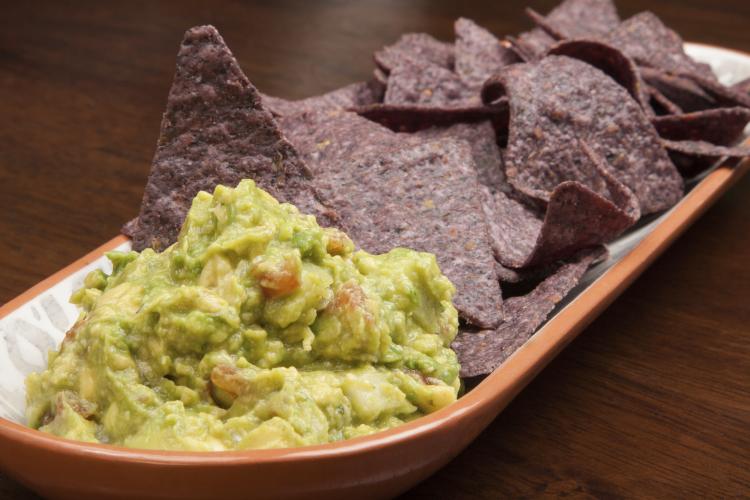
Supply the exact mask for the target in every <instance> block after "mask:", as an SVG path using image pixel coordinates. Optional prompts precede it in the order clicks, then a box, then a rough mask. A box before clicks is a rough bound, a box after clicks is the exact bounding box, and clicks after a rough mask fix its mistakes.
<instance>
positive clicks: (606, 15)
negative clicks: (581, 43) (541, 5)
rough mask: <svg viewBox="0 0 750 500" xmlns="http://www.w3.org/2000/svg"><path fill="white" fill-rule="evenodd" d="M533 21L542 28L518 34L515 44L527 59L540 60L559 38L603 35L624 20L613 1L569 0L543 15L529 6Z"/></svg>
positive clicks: (528, 12)
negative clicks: (621, 19)
mask: <svg viewBox="0 0 750 500" xmlns="http://www.w3.org/2000/svg"><path fill="white" fill-rule="evenodd" d="M526 12H527V14H528V15H529V17H531V19H532V21H535V22H536V23H537V24H541V25H542V26H543V28H542V27H537V28H534V29H533V30H531V31H527V32H525V33H522V34H521V35H519V36H518V38H517V39H516V40H515V45H517V46H518V47H519V48H520V52H521V53H525V54H527V56H526V60H527V61H533V60H537V59H540V58H541V57H542V55H543V54H544V53H545V52H546V51H547V50H548V49H549V48H550V47H552V46H553V45H554V44H555V43H556V42H557V41H558V40H561V39H568V38H588V37H596V36H603V35H605V34H606V33H608V32H609V31H611V30H612V29H614V28H616V27H617V26H618V25H619V23H620V17H619V16H618V15H617V9H616V8H615V6H614V4H613V3H612V2H611V1H610V0H566V1H564V2H562V3H561V4H560V5H558V6H557V7H555V8H554V9H553V10H552V11H550V13H549V14H547V15H546V16H542V15H541V14H538V13H537V12H535V11H533V10H531V9H527V11H526Z"/></svg>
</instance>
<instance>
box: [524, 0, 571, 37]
mask: <svg viewBox="0 0 750 500" xmlns="http://www.w3.org/2000/svg"><path fill="white" fill-rule="evenodd" d="M524 12H525V13H526V16H527V17H528V18H529V19H531V20H532V21H533V22H534V24H536V25H537V26H538V27H539V28H541V29H542V30H544V32H545V33H547V34H548V35H549V36H551V37H552V38H554V39H555V40H564V39H565V35H563V34H562V33H561V32H560V31H558V29H557V28H556V27H555V26H553V25H551V24H550V23H549V22H547V19H546V18H545V17H544V16H543V15H541V14H540V13H538V12H537V11H535V10H534V9H532V8H531V7H526V10H525V11H524Z"/></svg>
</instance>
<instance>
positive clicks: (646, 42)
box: [604, 12, 716, 81]
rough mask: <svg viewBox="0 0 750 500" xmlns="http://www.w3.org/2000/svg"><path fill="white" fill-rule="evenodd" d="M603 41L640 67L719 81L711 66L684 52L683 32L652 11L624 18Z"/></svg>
mask: <svg viewBox="0 0 750 500" xmlns="http://www.w3.org/2000/svg"><path fill="white" fill-rule="evenodd" d="M604 40H605V41H606V42H607V43H609V44H610V45H613V46H615V47H617V48H618V49H620V50H622V51H623V52H624V53H625V54H626V55H628V56H630V58H632V59H633V60H634V61H635V62H636V63H637V64H639V65H641V66H648V67H651V68H658V69H662V70H664V71H668V72H670V73H673V74H680V73H689V74H695V75H700V76H702V77H704V78H707V79H711V80H714V81H715V80H716V77H715V76H714V74H713V73H712V72H711V68H710V67H709V66H708V65H706V64H703V63H699V62H696V61H695V60H694V59H693V58H691V57H690V56H689V55H687V54H686V53H685V50H684V44H683V41H682V38H680V35H678V34H677V33H675V32H674V31H673V30H671V29H669V28H667V27H666V26H665V25H664V24H663V23H662V22H661V20H660V19H659V18H658V17H656V16H655V15H654V14H653V13H651V12H641V13H640V14H636V15H635V16H633V17H631V18H629V19H627V20H625V21H623V22H622V23H621V24H620V25H619V26H618V27H617V28H615V29H614V30H612V31H610V32H609V33H608V34H607V35H606V36H605V37H604Z"/></svg>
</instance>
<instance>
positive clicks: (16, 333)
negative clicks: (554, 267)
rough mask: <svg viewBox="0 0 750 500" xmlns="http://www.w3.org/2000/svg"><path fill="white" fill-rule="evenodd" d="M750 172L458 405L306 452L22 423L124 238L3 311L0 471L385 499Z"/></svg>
mask: <svg viewBox="0 0 750 500" xmlns="http://www.w3.org/2000/svg"><path fill="white" fill-rule="evenodd" d="M687 50H688V52H689V54H690V55H692V56H693V57H695V58H696V59H698V60H701V61H705V62H708V63H710V64H711V65H712V66H713V68H714V70H715V71H716V72H717V74H719V75H720V78H721V79H722V81H723V82H724V83H731V82H732V81H735V80H740V79H742V78H745V77H747V76H750V55H746V54H742V53H739V52H735V51H730V50H726V49H720V48H717V47H710V46H705V45H697V44H688V46H687ZM748 168H750V163H749V162H745V163H743V164H740V165H737V166H734V167H730V166H721V167H718V168H715V169H713V170H712V171H710V172H709V173H707V174H705V175H704V176H702V177H701V178H699V179H694V180H692V181H691V182H689V183H688V186H687V187H688V190H689V191H688V192H687V194H686V196H685V197H684V199H683V200H682V201H681V202H680V203H679V204H678V205H676V206H675V207H674V208H672V209H671V210H670V211H669V212H667V213H665V214H662V215H660V216H659V217H655V218H651V219H647V220H645V221H643V222H641V224H639V225H638V226H637V227H636V228H634V229H633V230H631V231H630V232H628V233H627V234H626V235H624V236H623V237H621V238H619V239H618V240H617V241H615V242H613V243H612V244H611V245H610V246H609V250H610V257H609V259H608V260H607V261H605V262H602V263H600V264H598V265H597V266H596V267H594V268H593V269H591V270H590V271H589V272H588V273H587V275H586V276H585V278H584V279H583V280H582V283H581V284H580V285H579V286H578V287H577V288H576V289H575V290H574V291H573V292H572V293H571V294H570V295H569V296H568V298H566V300H565V301H563V303H561V304H560V305H559V306H558V308H557V310H556V311H555V313H554V314H553V315H552V316H551V319H550V320H549V321H548V322H547V323H546V325H545V326H544V327H543V328H542V329H541V330H540V331H538V332H537V333H536V334H535V335H534V336H533V337H532V339H531V340H530V341H529V342H527V343H526V345H524V347H522V348H521V349H520V350H518V351H517V352H516V353H515V354H514V355H513V356H512V357H511V358H510V359H509V360H508V361H506V362H505V363H504V364H503V365H501V366H500V367H499V368H498V369H497V370H495V371H494V372H493V373H492V374H491V375H490V376H488V377H487V378H485V379H484V380H483V381H482V382H481V383H480V384H479V385H477V386H476V387H475V388H473V389H472V390H471V391H469V392H468V393H467V394H465V395H464V396H463V397H462V398H460V399H459V401H458V402H457V403H455V404H453V405H451V406H450V407H448V408H445V409H443V410H441V411H438V412H436V413H433V414H431V415H429V416H427V417H423V418H420V419H418V420H417V421H414V422H412V423H409V424H406V425H404V426H401V427H397V428H395V429H391V430H389V431H386V432H382V433H378V434H375V435H372V436H367V437H363V438H357V439H352V440H349V441H343V442H338V443H334V444H328V445H321V446H311V447H306V448H296V449H281V450H260V451H246V452H220V453H189V452H166V451H145V450H133V449H124V448H116V447H110V446H103V445H90V444H83V443H78V442H73V441H67V440H63V439H59V438H56V437H53V436H51V435H47V434H44V433H41V432H38V431H35V430H32V429H29V428H27V427H25V426H23V425H22V423H23V405H24V392H23V379H24V377H25V375H26V374H27V373H29V372H30V371H34V370H38V369H40V368H42V367H43V366H44V365H45V356H46V354H45V353H46V351H47V350H48V349H50V348H54V347H56V346H57V344H58V343H59V342H60V341H61V339H62V336H63V335H64V332H65V331H66V330H67V329H68V327H69V326H70V325H71V324H72V322H73V321H74V320H75V317H76V311H75V308H74V307H73V306H71V305H69V304H68V303H67V299H68V297H69V295H70V293H71V292H72V291H73V290H74V289H76V288H78V287H79V286H80V284H81V281H82V279H83V276H85V274H86V273H87V272H88V271H90V270H91V269H93V268H96V267H100V266H103V265H104V263H105V262H106V260H105V259H104V258H103V253H104V252H105V251H108V250H112V249H115V248H118V249H125V248H128V246H129V242H128V240H127V239H126V238H124V237H117V238H114V239H113V240H111V241H110V242H108V243H106V244H105V245H103V246H102V247H100V248H98V249H96V250H94V251H93V252H91V253H90V254H88V255H86V256H85V257H83V258H82V259H80V260H79V261H77V262H75V263H73V264H71V265H70V266H68V267H66V268H65V269H63V270H61V271H60V272H58V273H56V274H55V275H53V276H51V277H50V278H48V279H46V280H44V281H42V282H41V283H39V284H38V285H36V286H35V287H33V288H32V289H30V290H28V291H27V292H25V293H24V294H22V295H20V296H19V297H17V298H16V299H14V300H12V301H10V302H9V303H8V304H5V305H4V306H3V307H2V308H0V417H2V418H0V450H2V452H0V468H2V470H4V471H6V472H7V473H9V474H10V475H12V476H13V477H15V478H16V479H17V480H18V481H20V482H21V483H23V484H25V485H26V486H28V487H30V488H31V489H33V490H35V491H37V492H39V493H40V494H42V495H44V496H48V497H55V498H76V499H85V498H101V497H102V496H107V497H110V498H216V497H220V496H225V495H226V496H229V495H236V494H237V493H238V492H244V493H248V492H252V494H253V496H254V497H258V498H264V497H268V498H297V497H302V496H305V497H309V496H314V497H317V496H323V495H325V496H326V497H329V498H344V497H351V496H355V495H356V496H360V497H384V496H390V495H394V494H397V493H399V492H401V491H404V490H406V489H407V488H409V487H411V486H413V485H414V484H416V483H417V482H419V481H420V480H422V479H424V478H426V477H427V476H428V475H430V474H432V473H433V472H435V471H436V470H437V469H438V468H440V467H441V466H442V465H444V464H445V463H447V462H448V461H449V460H451V459H452V458H453V457H454V456H455V455H457V454H458V453H459V452H460V451H461V450H462V449H463V448H465V447H466V446H467V445H468V444H469V443H470V442H471V441H472V440H473V439H474V438H475V437H476V436H477V435H478V434H479V433H480V432H481V431H482V430H483V429H484V428H485V427H486V426H487V425H488V424H489V422H491V421H492V419H493V418H494V417H495V416H496V415H497V414H498V413H499V412H500V411H501V410H502V409H503V408H504V407H505V406H506V405H507V404H508V403H509V402H510V401H511V400H512V398H513V397H514V396H515V395H516V394H517V393H518V392H519V391H520V390H522V389H523V387H524V386H525V385H526V384H527V383H528V382H529V381H530V380H531V379H533V377H534V376H535V375H536V374H537V373H539V371H541V370H542V369H543V368H544V366H545V365H546V364H547V363H548V362H549V361H550V360H551V359H552V358H554V356H555V355H556V354H557V353H558V352H560V350H561V349H563V348H564V346H565V345H566V344H567V343H568V342H570V341H571V340H572V339H573V338H574V337H575V336H576V335H577V334H578V333H579V332H580V331H581V330H582V329H583V328H584V327H585V326H586V325H587V324H588V323H589V322H591V321H592V320H593V319H594V318H595V317H596V316H597V315H598V314H599V313H600V312H601V311H602V310H603V309H604V308H605V307H606V306H607V305H608V304H609V303H611V302H612V301H613V300H614V299H615V298H616V297H617V295H619V294H620V293H621V292H622V291H623V290H624V289H625V288H627V286H628V285H629V284H630V283H631V282H632V281H633V280H634V279H635V278H636V277H637V276H638V275H639V274H640V273H641V272H642V271H643V270H644V269H645V268H646V267H647V266H648V265H649V264H650V263H651V262H653V261H654V259H656V257H658V255H659V254H660V253H661V252H663V251H664V250H665V249H666V248H667V247H668V246H669V245H670V244H671V243H672V242H673V241H674V240H675V239H676V238H677V237H678V236H679V235H680V234H681V233H682V232H683V231H684V230H685V229H686V228H687V227H688V226H689V225H690V224H691V223H692V222H693V221H695V220H696V219H697V218H698V217H699V216H700V215H701V214H702V213H703V212H704V211H705V210H706V209H707V208H708V207H709V206H710V205H711V204H712V203H713V202H714V201H715V200H716V199H718V197H719V196H721V194H722V193H723V192H724V191H726V190H727V189H728V188H729V187H730V186H731V185H732V184H733V183H734V182H735V181H736V180H737V179H739V178H740V177H741V176H742V175H743V174H744V173H745V172H746V171H747V170H748Z"/></svg>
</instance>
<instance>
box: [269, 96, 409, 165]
mask: <svg viewBox="0 0 750 500" xmlns="http://www.w3.org/2000/svg"><path fill="white" fill-rule="evenodd" d="M279 126H280V127H281V130H282V131H283V132H284V135H285V136H286V138H287V139H288V140H289V142H291V143H292V145H293V146H294V148H295V149H296V150H297V151H298V152H299V154H300V155H301V156H302V158H303V159H304V161H305V163H306V164H307V166H308V167H309V168H310V170H311V171H312V172H313V173H314V174H315V175H318V173H319V172H320V171H321V170H326V169H328V168H337V167H336V166H335V165H337V164H338V163H339V162H350V161H351V159H352V158H353V157H356V156H362V155H368V154H372V153H378V152H383V151H388V150H391V149H395V148H398V147H401V146H402V145H403V144H404V142H405V141H404V138H402V137H400V136H398V135H397V134H394V133H393V132H392V131H390V130H388V129H387V128H385V127H383V126H381V125H378V124H377V123H375V122H372V121H370V120H367V119H365V118H362V117H360V116H359V115H357V114H355V113H352V112H349V111H344V110H340V109H338V110H331V111H326V110H320V111H309V112H304V113H298V114H296V115H289V116H284V117H282V118H281V119H280V120H279Z"/></svg>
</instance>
